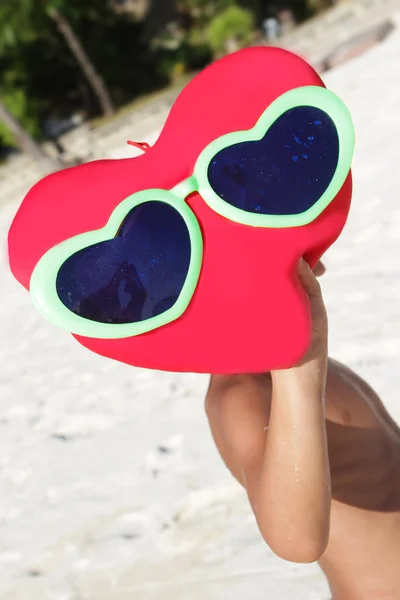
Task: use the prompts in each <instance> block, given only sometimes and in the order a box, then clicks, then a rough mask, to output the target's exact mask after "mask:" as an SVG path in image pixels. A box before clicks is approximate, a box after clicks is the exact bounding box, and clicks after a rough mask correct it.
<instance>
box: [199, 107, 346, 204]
mask: <svg viewBox="0 0 400 600" xmlns="http://www.w3.org/2000/svg"><path fill="white" fill-rule="evenodd" d="M338 158H339V137H338V133H337V130H336V127H335V124H334V122H333V121H332V119H331V118H330V117H329V116H328V115H327V114H326V113H325V112H324V111H322V110H319V109H318V108H314V107H312V106H298V107H296V108H292V109H291V110H288V111H287V112H285V113H284V114H283V115H282V116H281V117H279V119H277V120H276V121H275V123H274V124H273V125H272V126H271V127H270V129H269V130H268V131H267V133H266V134H265V136H264V137H263V139H262V140H260V141H254V142H253V141H252V142H242V143H239V144H234V145H233V146H229V147H228V148H225V149H224V150H221V151H220V152H219V153H218V154H216V155H215V156H214V158H213V160H212V161H211V163H210V165H209V168H208V180H209V182H210V185H211V187H212V188H213V190H214V191H215V193H216V194H217V195H218V196H219V197H220V198H222V199H223V200H225V201H226V202H227V203H228V204H231V205H232V206H235V207H236V208H239V209H241V210H244V211H246V212H250V213H259V214H266V215H297V214H300V213H303V212H305V211H307V210H308V209H309V208H311V207H312V206H313V205H314V204H315V203H316V202H317V201H318V200H319V198H321V196H322V194H323V193H324V192H325V190H326V189H327V187H328V185H329V184H330V182H331V181H332V178H333V176H334V174H335V171H336V167H337V164H338Z"/></svg>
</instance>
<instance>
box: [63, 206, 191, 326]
mask: <svg viewBox="0 0 400 600" xmlns="http://www.w3.org/2000/svg"><path fill="white" fill-rule="evenodd" d="M190 255H191V243H190V237H189V231H188V228H187V225H186V223H185V221H184V219H183V217H182V216H181V214H180V213H179V212H178V211H177V210H176V209H175V208H173V207H172V206H170V205H169V204H166V203H165V202H157V201H154V202H145V203H144V204H140V205H139V206H137V207H135V208H133V209H132V210H131V211H130V212H129V213H128V214H127V216H126V217H125V219H124V220H123V222H122V224H121V227H120V229H119V231H118V233H117V235H116V236H115V237H114V238H113V239H110V240H108V241H105V242H100V243H99V244H95V245H93V246H88V247H87V248H84V249H83V250H80V251H79V252H77V253H76V254H73V255H72V256H70V257H69V258H68V259H67V260H66V261H65V263H64V264H63V265H62V266H61V268H60V270H59V272H58V277H57V292H58V295H59V298H60V300H61V302H62V303H63V304H64V305H65V306H66V307H67V308H69V309H70V310H71V311H72V312H74V313H76V314H77V315H80V316H81V317H84V318H85V319H90V320H91V321H97V322H100V323H137V322H139V321H144V320H146V319H150V318H151V317H155V316H156V315H159V314H161V313H163V312H166V311H167V310H168V309H169V308H171V307H172V306H173V305H174V304H175V302H176V301H177V299H178V297H179V295H180V293H181V291H182V288H183V285H184V283H185V280H186V277H187V274H188V270H189V263H190Z"/></svg>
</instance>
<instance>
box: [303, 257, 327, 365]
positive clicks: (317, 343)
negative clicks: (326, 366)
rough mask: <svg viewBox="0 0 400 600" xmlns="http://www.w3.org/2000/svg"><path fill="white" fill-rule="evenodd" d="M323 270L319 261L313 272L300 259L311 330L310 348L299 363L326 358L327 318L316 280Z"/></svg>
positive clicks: (324, 359) (319, 287)
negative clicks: (309, 312)
mask: <svg viewBox="0 0 400 600" xmlns="http://www.w3.org/2000/svg"><path fill="white" fill-rule="evenodd" d="M324 272H325V267H324V266H323V264H322V263H321V262H319V263H318V264H317V266H316V267H315V269H314V272H313V271H312V270H311V269H310V267H309V266H308V264H307V263H306V261H305V260H303V259H302V260H301V261H300V263H299V267H298V276H299V279H300V282H301V284H302V286H303V289H304V291H305V292H306V294H307V296H308V300H309V303H310V310H311V319H312V331H313V333H312V340H311V345H310V348H309V350H308V352H307V354H306V356H305V357H304V358H303V359H302V360H301V361H300V365H303V364H306V363H308V362H310V361H311V360H313V359H317V358H320V359H321V360H323V361H324V362H326V360H327V354H328V318H327V314H326V309H325V304H324V301H323V298H322V293H321V286H320V284H319V282H318V280H317V277H319V276H320V275H322V274H323V273H324ZM300 365H299V366H300Z"/></svg>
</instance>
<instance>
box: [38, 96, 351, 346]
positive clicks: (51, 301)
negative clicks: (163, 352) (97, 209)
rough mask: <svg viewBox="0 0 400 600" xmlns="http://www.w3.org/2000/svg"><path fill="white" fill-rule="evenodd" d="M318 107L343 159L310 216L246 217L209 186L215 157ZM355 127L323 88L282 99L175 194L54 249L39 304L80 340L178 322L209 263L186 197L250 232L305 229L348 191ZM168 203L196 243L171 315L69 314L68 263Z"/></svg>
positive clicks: (41, 280) (222, 142) (225, 142)
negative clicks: (115, 319)
mask: <svg viewBox="0 0 400 600" xmlns="http://www.w3.org/2000/svg"><path fill="white" fill-rule="evenodd" d="M299 106H311V107H313V108H318V109H320V110H322V111H324V112H325V113H327V114H328V116H329V117H330V118H331V119H332V121H333V122H334V124H335V127H336V130H337V134H338V138H339V157H338V164H337V167H336V170H335V173H334V176H333V178H332V180H331V182H330V184H329V185H328V187H327V189H326V190H325V192H324V193H323V194H322V196H321V197H320V198H319V200H318V201H317V202H316V203H315V204H314V205H313V206H312V207H311V208H310V209H308V210H307V211H305V212H303V213H301V214H296V215H265V214H263V215H260V214H255V213H247V212H244V211H242V210H240V209H238V208H236V207H234V206H232V205H230V204H228V203H227V202H225V201H224V200H222V199H221V198H220V197H219V196H218V195H217V194H216V193H215V192H214V190H213V189H212V187H211V185H210V183H209V181H208V168H209V164H210V162H211V161H212V160H213V158H214V157H215V155H216V154H217V153H218V152H220V151H221V150H223V149H224V148H227V147H229V146H232V145H234V144H238V143H242V142H246V141H258V140H260V139H262V138H263V137H264V136H265V135H266V133H267V131H268V130H269V128H270V127H271V126H272V125H273V123H275V121H276V120H277V119H278V118H279V117H281V116H282V115H283V114H284V113H286V112H287V111H289V110H291V109H293V108H296V107H299ZM354 144H355V136H354V128H353V123H352V119H351V116H350V113H349V111H348V109H347V107H346V106H345V105H344V104H343V102H342V101H341V100H340V99H339V98H338V97H337V96H336V95H335V94H334V93H332V92H331V91H329V90H327V89H326V88H322V87H314V86H307V87H301V88H297V89H294V90H291V91H289V92H286V93H285V94H283V95H282V96H280V97H279V98H278V99H277V100H275V102H273V103H272V104H271V105H270V106H269V107H268V108H267V109H266V110H265V111H264V113H263V114H262V115H261V117H260V119H259V120H258V122H257V123H256V125H255V126H254V127H253V128H252V129H249V130H247V131H237V132H233V133H228V134H227V135H224V136H221V137H220V138H217V139H216V140H214V141H213V142H211V143H210V144H209V145H208V146H206V148H205V149H204V150H203V151H202V152H201V154H200V155H199V157H198V159H197V161H196V164H195V168H194V172H193V175H192V176H191V177H188V178H187V179H185V180H184V181H182V182H181V183H179V184H178V185H176V186H175V187H173V188H172V189H171V190H164V189H148V190H142V191H140V192H136V193H134V194H132V195H131V196H129V197H128V198H125V200H123V201H122V202H120V204H118V206H117V207H116V208H115V210H114V211H113V213H112V214H111V216H110V219H109V220H108V222H107V224H106V225H105V226H104V227H103V228H101V229H98V230H94V231H89V232H86V233H82V234H80V235H77V236H74V237H72V238H69V239H67V240H65V241H63V242H61V243H60V244H58V245H56V246H54V247H53V248H51V249H50V250H49V251H48V252H46V254H44V256H43V257H42V258H41V259H40V260H39V262H38V263H37V265H36V267H35V269H34V271H33V273H32V276H31V280H30V293H31V297H32V300H33V303H34V305H35V306H36V308H37V309H38V310H39V312H40V313H41V314H42V315H43V316H44V317H45V318H46V319H47V320H48V321H50V322H51V323H53V324H54V325H56V326H58V327H60V328H61V329H64V330H66V331H68V332H70V333H73V334H75V335H80V336H84V337H91V338H101V339H122V338H127V337H133V336H137V335H141V334H143V333H147V332H149V331H152V330H154V329H157V328H159V327H163V326H164V325H167V324H169V323H171V322H172V321H175V320H176V319H178V318H179V317H181V316H182V314H183V313H184V312H185V310H186V309H187V307H188V305H189V303H190V301H191V299H192V297H193V294H194V292H195V289H196V287H197V283H198V280H199V277H200V272H201V267H202V260H203V238H202V233H201V230H200V227H199V224H198V222H197V219H196V216H195V214H194V213H193V212H192V210H191V209H190V208H189V206H188V205H187V204H186V202H185V199H186V197H187V196H188V195H189V194H191V193H193V192H196V191H197V192H199V194H200V195H201V196H202V198H203V199H204V201H205V202H206V203H207V204H208V205H209V207H210V208H211V209H213V210H214V211H215V212H216V213H218V214H219V215H221V216H223V217H225V218H226V219H229V220H230V221H234V222H236V223H241V224H242V225H247V226H250V227H265V228H283V227H285V228H286V227H300V226H303V225H307V224H308V223H311V222H312V221H314V220H315V219H316V218H317V217H318V216H319V215H320V214H321V213H322V212H323V211H324V210H325V208H326V207H327V206H328V205H329V203H330V202H331V201H332V200H333V199H334V198H335V196H336V195H337V194H338V192H339V191H340V189H341V187H342V186H343V184H344V182H345V180H346V178H347V176H348V174H349V171H350V168H351V161H352V158H353V152H354ZM154 201H159V202H165V203H167V204H169V205H171V206H173V207H174V208H175V209H176V210H177V211H178V212H179V213H180V215H181V216H182V218H183V219H184V221H185V223H186V226H187V229H188V233H189V236H190V243H191V256H190V264H189V270H188V274H187V277H186V280H185V283H184V285H183V288H182V291H181V293H180V295H179V297H178V299H177V301H176V303H175V304H174V305H173V306H172V307H171V308H170V309H168V310H167V311H166V312H164V313H162V314H160V315H158V316H156V317H152V318H150V319H147V320H146V321H140V322H138V323H127V324H109V323H99V322H96V321H91V320H89V319H86V318H84V317H81V316H79V315H77V314H75V313H74V312H72V311H71V310H69V309H68V308H67V307H66V306H65V305H64V304H63V303H62V302H61V300H60V298H59V296H58V293H57V276H58V272H59V269H60V267H61V266H62V264H63V263H64V262H65V261H66V260H67V259H68V258H69V257H70V256H72V255H73V254H75V253H76V252H78V251H80V250H82V249H84V248H86V247H88V246H92V245H94V244H99V243H101V242H104V241H107V240H110V239H112V238H113V237H115V236H116V234H117V232H118V230H119V228H120V226H121V223H122V221H123V220H124V218H125V217H126V215H127V214H128V213H129V211H131V210H132V209H133V208H135V207H136V206H139V205H141V204H144V203H145V202H154Z"/></svg>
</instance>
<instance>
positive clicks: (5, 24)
mask: <svg viewBox="0 0 400 600" xmlns="http://www.w3.org/2000/svg"><path fill="white" fill-rule="evenodd" d="M69 6H70V3H69V2H67V0H18V3H17V6H14V5H11V3H10V4H8V3H7V4H5V3H3V4H2V5H0V23H1V25H0V28H1V29H0V52H1V51H4V49H5V48H7V47H10V46H15V47H16V46H18V45H19V46H22V45H24V44H25V45H26V44H29V43H33V42H34V41H35V40H36V39H39V38H40V36H41V35H42V31H43V19H44V18H46V17H45V16H46V15H47V17H49V18H50V19H51V20H52V22H53V23H54V25H55V26H56V27H57V29H58V31H59V32H60V33H61V35H62V36H63V38H64V40H65V42H66V44H67V46H68V48H69V50H70V51H71V53H72V54H73V56H74V58H75V60H76V62H77V63H78V65H79V66H80V68H81V70H82V72H83V73H84V75H85V77H86V79H87V81H88V82H89V84H90V86H91V88H92V90H93V92H94V94H95V96H96V97H97V99H98V102H99V105H100V107H101V109H102V112H103V113H104V114H105V115H106V116H111V115H112V114H113V113H114V112H115V111H114V106H113V103H112V101H111V97H110V94H109V93H108V90H107V88H106V86H105V84H104V82H103V80H102V78H101V77H100V75H99V74H98V72H97V71H96V68H95V67H94V65H93V63H92V61H91V60H90V58H89V56H88V54H87V53H86V52H85V49H84V47H83V45H82V43H81V41H80V39H79V38H78V36H77V35H76V33H75V32H74V29H73V27H72V26H71V24H70V22H69V20H68V18H67V17H66V12H67V10H68V7H69ZM37 25H39V28H38V29H36V26H37Z"/></svg>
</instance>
